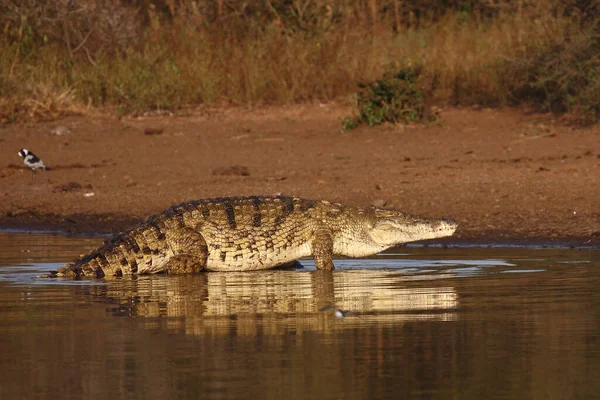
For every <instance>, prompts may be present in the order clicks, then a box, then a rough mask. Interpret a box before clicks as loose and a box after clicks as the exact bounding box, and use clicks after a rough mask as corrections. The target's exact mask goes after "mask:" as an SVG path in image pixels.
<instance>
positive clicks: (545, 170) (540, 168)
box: [537, 167, 550, 172]
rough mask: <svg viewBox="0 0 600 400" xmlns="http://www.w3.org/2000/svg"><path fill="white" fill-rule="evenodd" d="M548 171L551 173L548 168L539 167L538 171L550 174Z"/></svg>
mask: <svg viewBox="0 0 600 400" xmlns="http://www.w3.org/2000/svg"><path fill="white" fill-rule="evenodd" d="M548 171H550V170H549V169H548V168H546V167H539V168H538V170H537V172H548Z"/></svg>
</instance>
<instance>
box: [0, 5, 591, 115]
mask: <svg viewBox="0 0 600 400" xmlns="http://www.w3.org/2000/svg"><path fill="white" fill-rule="evenodd" d="M15 3H16V2H15ZM30 3H31V4H32V5H31V7H30V8H29V9H25V8H23V7H21V8H16V6H14V5H12V6H11V5H10V4H9V5H8V6H4V8H3V9H0V11H3V14H1V15H2V17H0V22H3V26H4V31H3V32H4V35H3V36H0V119H4V120H15V119H19V118H22V117H26V118H34V119H35V118H37V119H40V118H54V117H56V116H57V115H59V114H60V113H63V112H69V111H79V110H81V109H85V108H87V107H109V108H111V109H114V110H115V111H117V112H122V113H136V112H141V111H145V110H156V109H159V110H160V109H169V110H176V109H178V108H180V107H183V106H188V105H192V106H193V105H197V104H223V103H225V104H227V103H229V104H261V103H298V102H312V101H328V100H334V99H339V98H342V97H345V96H348V95H350V94H352V93H355V92H356V84H357V82H359V81H369V80H374V79H376V78H378V77H380V76H381V75H382V74H383V73H384V72H385V71H387V70H389V69H390V68H400V67H401V66H404V65H407V64H413V65H420V66H422V67H423V71H424V73H425V74H430V75H432V76H433V75H435V76H436V77H437V79H438V82H439V85H438V86H437V91H436V93H435V96H436V99H437V100H438V101H441V102H448V103H453V104H473V103H484V104H489V105H496V104H507V103H515V102H519V101H522V100H524V99H527V100H529V101H538V102H539V103H540V104H542V103H543V102H544V101H546V99H544V98H543V95H542V98H540V96H539V90H538V89H539V87H538V88H537V89H535V88H534V86H535V85H536V82H537V84H538V85H539V83H540V82H541V79H543V78H544V77H540V76H538V75H536V71H534V70H532V69H534V68H537V69H538V70H539V69H540V68H542V69H543V67H544V65H540V54H546V53H547V52H548V51H551V49H557V48H563V49H565V48H568V44H569V42H570V41H571V40H572V38H573V37H574V36H577V35H578V36H577V37H578V38H579V39H580V40H583V41H584V42H585V40H587V41H588V42H590V41H593V40H594V37H595V35H597V33H595V32H596V31H595V30H594V29H587V28H582V22H581V19H580V18H577V17H573V16H570V17H567V16H565V13H564V12H563V11H562V10H564V6H560V7H559V6H558V5H556V4H558V3H556V4H554V3H553V4H554V5H553V6H552V7H550V6H544V4H546V2H542V1H533V0H530V1H527V0H523V1H521V2H519V4H521V5H523V4H524V6H523V7H522V8H519V9H512V8H506V9H501V8H499V9H497V10H496V9H494V10H493V11H494V13H491V14H492V15H491V16H490V15H488V14H490V12H489V10H487V11H486V13H487V14H486V13H484V12H482V11H480V12H475V11H469V12H457V11H456V10H446V11H447V12H445V13H444V14H443V15H441V16H437V17H436V18H430V19H429V22H428V21H427V20H425V18H423V19H422V20H420V21H415V20H414V15H412V14H410V13H408V14H407V13H403V14H402V15H401V16H399V14H398V13H395V11H398V10H394V8H393V7H392V5H396V4H398V3H397V2H394V1H393V0H390V1H387V2H386V1H380V2H377V1H374V0H368V1H358V2H356V3H354V4H355V5H354V6H350V5H346V6H344V7H345V8H344V7H342V6H341V5H340V4H342V3H343V2H324V1H317V0H314V1H312V2H311V1H308V2H299V1H293V2H292V4H293V5H294V7H296V8H294V7H292V8H290V9H287V8H285V7H284V6H283V5H282V4H279V3H283V2H277V1H271V2H266V3H265V4H270V5H271V6H273V5H275V6H273V7H272V9H268V10H266V11H265V13H266V14H265V13H262V14H261V12H260V11H261V10H258V11H257V10H254V11H253V13H250V12H249V11H247V10H245V9H241V8H238V9H236V8H235V7H234V6H233V5H238V3H241V2H237V3H236V2H235V1H231V2H229V3H228V2H225V3H223V2H222V1H218V2H216V4H217V6H219V5H221V7H222V8H221V9H220V10H219V9H218V8H217V9H209V8H207V7H208V6H207V5H206V4H208V3H207V2H197V3H189V4H188V5H187V6H185V7H184V6H182V5H180V6H178V7H175V3H174V2H171V1H165V3H164V4H165V9H164V10H158V9H157V8H156V7H154V6H152V5H148V4H146V3H143V5H142V7H141V8H139V9H135V10H134V9H133V8H128V7H126V6H124V5H118V4H117V5H115V4H116V3H115V2H111V1H108V0H85V1H84V0H80V1H79V2H75V4H77V5H78V6H79V7H80V8H76V7H75V8H73V7H72V9H64V8H60V7H59V6H56V7H58V8H57V9H54V10H50V11H52V13H53V15H58V18H54V19H50V18H49V17H48V15H47V14H48V13H50V11H48V10H46V9H43V8H42V7H41V6H37V5H36V3H37V2H36V1H35V0H31V1H30ZM300 3H302V4H309V5H311V7H309V8H307V9H304V11H303V13H302V14H300V11H298V10H300V8H298V7H299V4H300ZM329 3H332V4H333V3H336V4H337V5H336V6H335V7H336V8H332V7H333V6H330V5H329ZM338 3H339V4H338ZM475 3H477V2H475ZM559 3H560V2H559ZM11 4H12V3H11ZM57 4H60V3H57ZM184 4H187V3H184ZM198 4H200V5H198ZM261 4H262V3H261ZM344 4H348V3H344ZM502 4H504V3H502ZM506 4H510V3H506ZM373 5H374V6H375V8H373ZM385 5H387V6H388V7H387V8H386V7H385ZM201 6H202V7H204V8H201ZM226 6H229V8H227V7H226ZM11 7H12V8H11ZM48 7H49V6H48ZM199 7H200V8H199ZM232 7H233V8H232ZM278 7H279V8H278ZM82 10H83V11H82ZM240 10H241V11H240ZM290 10H291V11H290ZM557 10H558V11H557ZM209 11H210V12H209ZM484 14H485V15H484ZM98 15H105V16H107V17H106V18H105V19H99V18H98ZM482 15H484V17H485V18H484V17H482ZM108 16H110V17H108ZM61 18H62V20H61ZM86 18H87V21H88V23H87V24H86V23H85V22H86ZM57 19H58V23H56V24H55V20H57ZM53 24H55V25H53ZM586 26H592V27H594V24H590V23H588V24H587V25H586ZM586 29H587V30H586ZM60 32H62V34H61V33H60ZM561 46H562V47H561ZM583 48H584V49H585V45H584V46H583ZM542 59H543V57H542ZM536 60H537V61H536ZM542 64H543V63H542ZM586 74H587V73H586ZM567 75H568V74H567ZM532 79H533V81H532ZM586 85H587V86H590V82H587V83H586ZM594 85H596V86H595V87H597V86H598V83H597V82H595V81H593V82H592V86H594ZM524 88H525V92H526V94H525V95H524V94H523V93H522V91H523V90H524ZM527 88H529V91H528V90H526V89H527ZM534 89H535V90H534ZM536 90H537V92H536ZM542 90H543V89H542ZM532 93H533V94H535V93H537V97H536V96H533V95H532ZM570 95H572V94H570ZM576 106H577V104H576V102H575V103H573V102H572V101H571V103H570V106H569V107H570V109H569V107H567V108H568V110H567V111H569V110H572V109H576V108H577V107H576Z"/></svg>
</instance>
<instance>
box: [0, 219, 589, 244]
mask: <svg viewBox="0 0 600 400" xmlns="http://www.w3.org/2000/svg"><path fill="white" fill-rule="evenodd" d="M141 222H143V219H137V218H133V217H127V216H123V215H31V214H23V215H20V216H17V217H0V233H9V234H11V233H15V234H29V233H33V234H56V235H67V236H82V237H110V236H111V235H113V234H117V233H120V232H123V231H126V230H129V229H130V228H133V227H134V226H136V225H137V224H139V223H141ZM415 244H417V245H419V246H423V247H428V246H448V247H536V248H545V247H550V248H556V247H558V248H575V249H600V235H595V236H592V237H588V236H572V235H558V234H556V233H553V232H551V233H548V234H547V235H546V236H543V235H535V236H532V235H515V234H514V233H511V232H499V231H467V232H461V231H460V226H459V230H458V231H457V234H455V235H453V236H451V237H448V238H443V239H433V240H427V241H417V242H409V243H407V244H405V245H408V246H413V245H415ZM402 246H404V245H402Z"/></svg>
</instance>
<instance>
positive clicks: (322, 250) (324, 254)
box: [311, 229, 334, 271]
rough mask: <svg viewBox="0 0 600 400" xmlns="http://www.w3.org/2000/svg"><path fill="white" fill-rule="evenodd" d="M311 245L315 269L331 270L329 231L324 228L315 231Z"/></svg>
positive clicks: (331, 247) (331, 256)
mask: <svg viewBox="0 0 600 400" xmlns="http://www.w3.org/2000/svg"><path fill="white" fill-rule="evenodd" d="M311 247H312V253H313V257H314V259H315V266H316V267H317V269H323V270H329V271H331V270H333V269H334V267H333V259H332V258H333V238H332V237H331V233H330V232H329V231H328V230H325V229H320V230H318V231H317V232H315V234H314V236H313V239H312V242H311Z"/></svg>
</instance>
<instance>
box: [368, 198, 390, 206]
mask: <svg viewBox="0 0 600 400" xmlns="http://www.w3.org/2000/svg"><path fill="white" fill-rule="evenodd" d="M386 204H387V202H386V201H385V200H383V199H375V200H373V201H372V202H371V205H372V206H373V207H376V208H382V207H385V205H386Z"/></svg>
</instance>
